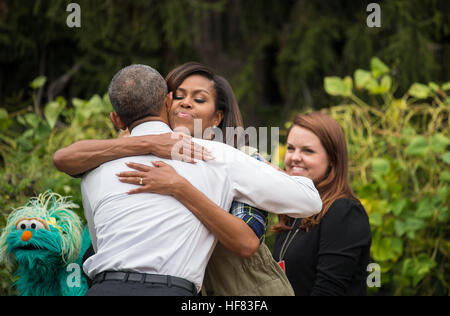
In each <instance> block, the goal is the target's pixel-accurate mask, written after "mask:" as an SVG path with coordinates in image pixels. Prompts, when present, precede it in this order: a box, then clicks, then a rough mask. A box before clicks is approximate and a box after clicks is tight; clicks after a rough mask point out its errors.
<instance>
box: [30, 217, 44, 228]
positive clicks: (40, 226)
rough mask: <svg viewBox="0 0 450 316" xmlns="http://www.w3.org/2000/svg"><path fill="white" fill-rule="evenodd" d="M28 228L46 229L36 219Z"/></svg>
mask: <svg viewBox="0 0 450 316" xmlns="http://www.w3.org/2000/svg"><path fill="white" fill-rule="evenodd" d="M30 228H31V229H46V228H45V226H44V224H42V223H41V222H40V221H38V220H36V219H32V220H31V221H30Z"/></svg>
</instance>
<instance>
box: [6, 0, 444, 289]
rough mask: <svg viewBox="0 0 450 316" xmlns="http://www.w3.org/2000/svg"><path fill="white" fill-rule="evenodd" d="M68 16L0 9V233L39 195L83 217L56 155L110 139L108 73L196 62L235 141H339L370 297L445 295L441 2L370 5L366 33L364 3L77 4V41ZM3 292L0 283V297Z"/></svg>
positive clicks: (37, 4)
mask: <svg viewBox="0 0 450 316" xmlns="http://www.w3.org/2000/svg"><path fill="white" fill-rule="evenodd" d="M70 2H71V1H64V0H53V1H46V0H21V1H17V0H0V212H1V215H0V227H3V226H4V223H5V220H6V218H7V216H8V214H9V213H10V212H11V210H12V208H14V207H19V206H20V205H22V204H24V203H26V201H27V200H28V199H29V198H30V197H32V196H35V195H37V194H39V193H41V192H44V191H45V190H47V189H52V190H54V191H55V192H58V193H60V194H63V195H71V196H73V199H74V200H75V202H77V203H78V204H79V205H80V206H81V194H80V190H79V183H80V180H79V179H72V178H70V177H68V176H66V175H64V174H62V173H60V172H57V170H56V169H55V168H54V167H53V164H52V155H53V153H54V152H55V151H56V150H57V149H59V148H61V147H64V146H67V145H69V144H71V143H72V142H74V141H76V140H80V139H88V138H109V137H116V136H117V134H116V130H115V129H114V127H113V126H112V124H111V123H110V122H109V119H108V118H107V114H108V113H109V111H110V110H111V105H110V103H109V101H108V98H107V97H106V96H105V93H106V90H107V86H108V84H109V81H110V79H111V77H112V76H113V75H114V73H115V72H117V71H118V70H119V69H120V68H122V67H123V66H125V65H128V64H132V63H142V64H148V65H151V66H153V67H155V68H157V69H159V70H160V72H161V73H162V74H163V75H166V74H167V73H168V71H170V70H171V69H172V68H173V67H175V66H177V65H179V64H181V63H184V62H186V61H190V60H196V61H200V62H203V63H206V64H208V65H210V66H211V67H213V68H214V69H216V70H217V71H218V72H219V73H220V74H222V75H224V76H225V77H226V78H227V79H228V80H229V81H230V82H231V84H232V86H233V89H234V91H235V93H236V96H237V98H238V102H239V105H240V108H241V110H242V112H243V116H244V121H245V124H246V126H255V127H258V126H280V127H281V129H282V131H281V138H282V139H281V141H282V143H283V142H284V141H285V136H286V135H285V131H286V129H287V127H288V125H289V121H290V120H291V119H292V116H293V115H294V114H296V113H298V112H306V111H309V110H321V111H324V112H326V113H329V114H330V115H332V116H333V117H334V118H336V119H337V120H338V122H339V123H340V124H341V126H342V127H343V128H344V130H345V133H346V136H347V140H348V143H349V152H350V163H351V166H350V179H351V182H352V186H353V189H354V190H355V192H356V193H357V195H358V196H359V197H360V198H361V200H362V202H363V204H364V206H365V207H366V210H367V212H368V213H369V216H370V223H371V227H372V233H373V246H372V251H371V254H372V262H376V263H378V264H380V266H381V269H382V280H381V284H382V286H381V288H373V289H370V291H369V293H370V294H373V295H449V294H450V273H449V272H450V264H449V252H450V241H449V218H448V217H449V214H448V213H449V196H450V193H449V182H450V168H449V165H450V152H449V144H450V128H449V112H450V98H449V91H450V83H449V81H450V63H449V62H448V61H449V60H450V20H449V19H448V16H449V14H450V2H449V1H446V0H440V1H439V0H422V1H419V0H411V1H402V0H390V1H376V2H377V3H379V4H380V6H381V22H382V27H381V28H369V27H367V26H366V18H367V16H368V14H369V13H368V12H366V7H367V4H368V3H370V2H373V1H306V0H286V1H269V0H246V1H244V0H209V1H208V0H166V1H158V0H145V1H144V0H142V1H139V0H122V1H120V2H118V1H108V0H107V1H105V0H102V1H100V0H79V1H76V2H77V3H78V4H79V5H80V7H81V28H69V27H67V25H66V18H67V16H68V14H69V13H68V12H66V6H67V5H68V4H69V3H70ZM283 151H284V146H282V145H281V146H280V147H279V148H278V152H279V153H280V157H282V156H283ZM275 162H276V163H280V164H281V165H282V159H281V160H280V161H275ZM79 212H80V214H82V209H80V210H79ZM271 220H272V221H274V220H275V218H272V219H271ZM267 242H268V244H269V245H270V244H271V243H272V242H273V236H272V235H270V234H269V235H268V237H267ZM11 282H12V276H11V275H10V273H9V272H7V271H5V270H4V269H3V267H0V295H7V294H14V290H12V289H11V287H10V286H11Z"/></svg>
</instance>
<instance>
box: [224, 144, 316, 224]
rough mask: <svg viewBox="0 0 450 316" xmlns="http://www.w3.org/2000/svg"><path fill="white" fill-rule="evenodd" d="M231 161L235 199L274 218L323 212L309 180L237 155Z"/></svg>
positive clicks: (240, 154)
mask: <svg viewBox="0 0 450 316" xmlns="http://www.w3.org/2000/svg"><path fill="white" fill-rule="evenodd" d="M234 154H235V155H236V157H235V159H234V160H232V161H229V164H228V175H229V177H230V181H231V185H232V188H233V191H234V195H235V197H234V199H235V200H237V201H240V202H243V203H246V204H249V205H252V206H254V207H256V208H259V209H263V210H266V211H268V212H270V213H274V214H286V215H289V216H290V217H293V218H306V217H310V216H313V215H315V214H317V213H319V212H320V211H321V210H322V200H321V198H320V195H319V192H318V191H317V189H316V187H315V186H314V183H313V182H312V181H311V180H310V179H308V178H305V177H291V176H289V175H287V174H284V173H282V172H280V171H278V170H276V169H275V168H273V167H271V166H269V165H267V164H265V163H263V162H260V161H257V160H256V159H254V158H251V157H249V156H247V155H245V154H243V153H240V152H238V151H236V152H235V153H234Z"/></svg>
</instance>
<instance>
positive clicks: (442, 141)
mask: <svg viewBox="0 0 450 316" xmlns="http://www.w3.org/2000/svg"><path fill="white" fill-rule="evenodd" d="M449 144H450V139H449V138H448V137H447V136H445V135H443V134H440V133H439V134H434V135H433V136H432V137H431V141H430V145H431V149H432V150H433V151H434V152H435V153H437V154H441V153H443V152H445V151H446V150H447V147H448V145H449Z"/></svg>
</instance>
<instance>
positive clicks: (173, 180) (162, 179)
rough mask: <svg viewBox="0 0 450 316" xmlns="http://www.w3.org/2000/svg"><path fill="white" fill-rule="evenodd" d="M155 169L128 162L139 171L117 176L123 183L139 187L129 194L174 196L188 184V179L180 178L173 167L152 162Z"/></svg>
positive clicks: (128, 164)
mask: <svg viewBox="0 0 450 316" xmlns="http://www.w3.org/2000/svg"><path fill="white" fill-rule="evenodd" d="M152 164H153V166H154V167H150V166H146V165H143V164H139V163H134V162H127V163H126V165H127V166H128V167H130V168H131V169H135V170H137V171H124V172H120V173H118V174H116V176H118V177H119V181H120V182H123V183H129V184H136V185H138V186H139V187H138V188H137V189H134V190H131V191H129V192H128V194H137V193H144V192H147V193H158V194H163V195H173V194H174V192H175V190H179V189H180V188H182V186H183V185H184V184H185V183H186V181H187V180H186V179H185V178H183V177H182V176H180V175H179V174H178V173H177V172H176V171H175V169H174V168H173V167H172V166H169V165H168V164H166V163H164V162H162V161H152Z"/></svg>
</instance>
